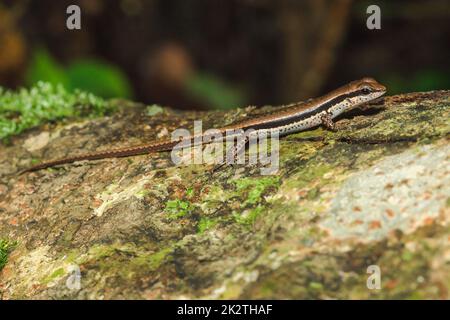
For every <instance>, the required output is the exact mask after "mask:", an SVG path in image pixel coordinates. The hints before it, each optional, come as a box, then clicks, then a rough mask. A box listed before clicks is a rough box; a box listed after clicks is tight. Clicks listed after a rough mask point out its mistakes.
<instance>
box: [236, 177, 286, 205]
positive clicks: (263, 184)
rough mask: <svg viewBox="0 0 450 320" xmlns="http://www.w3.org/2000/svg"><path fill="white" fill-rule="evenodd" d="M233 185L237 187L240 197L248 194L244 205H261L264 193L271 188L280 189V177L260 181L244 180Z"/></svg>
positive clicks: (265, 178)
mask: <svg viewBox="0 0 450 320" xmlns="http://www.w3.org/2000/svg"><path fill="white" fill-rule="evenodd" d="M233 183H234V184H235V185H236V192H237V193H238V195H241V194H242V193H245V192H246V193H247V199H246V200H245V201H244V203H243V205H244V206H245V205H254V204H257V203H259V202H260V201H261V197H262V195H263V194H264V192H265V191H266V190H267V189H268V188H270V187H278V185H279V183H280V180H279V177H273V176H270V177H264V178H260V179H253V178H242V179H238V180H235V181H233Z"/></svg>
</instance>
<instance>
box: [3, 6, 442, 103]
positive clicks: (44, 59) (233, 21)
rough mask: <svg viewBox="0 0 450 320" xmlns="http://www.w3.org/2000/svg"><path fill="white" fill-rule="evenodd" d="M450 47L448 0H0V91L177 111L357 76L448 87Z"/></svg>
mask: <svg viewBox="0 0 450 320" xmlns="http://www.w3.org/2000/svg"><path fill="white" fill-rule="evenodd" d="M70 4H77V5H79V6H80V7H81V14H82V15H81V22H82V29H81V30H68V29H67V28H66V19H67V17H68V14H67V13H66V8H67V6H68V5H70ZM370 4H377V5H379V6H380V8H381V16H382V20H381V30H368V29H367V27H366V19H367V17H368V16H369V15H368V14H367V13H366V8H367V7H368V6H369V5H370ZM449 49H450V1H448V0H434V1H429V0H422V1H412V0H408V1H407V0H405V1H392V0H384V1H362V0H361V1H356V0H355V1H351V0H328V1H325V0H303V1H301V0H297V1H294V0H291V1H289V0H280V1H269V0H259V1H256V0H240V1H238V0H224V1H219V0H217V1H216V0H176V1H170V0H145V1H144V0H79V1H63V0H57V1H56V0H29V1H26V0H11V1H5V0H0V85H1V86H4V87H7V88H14V89H15V88H18V87H21V86H29V85H32V84H33V83H35V82H36V81H38V80H45V81H50V82H54V83H62V84H63V85H65V86H66V87H68V88H69V89H73V88H82V89H85V90H88V91H92V92H94V93H95V94H98V95H100V96H103V97H107V98H109V97H126V98H131V99H134V100H137V101H141V102H144V103H147V104H153V103H157V104H163V105H169V106H172V107H177V108H184V109H212V108H222V109H225V108H233V107H238V106H244V105H248V104H256V105H263V104H285V103H288V102H292V101H296V100H301V99H305V98H309V97H314V96H317V95H319V94H321V93H324V92H325V91H327V90H329V89H332V88H334V87H337V86H339V85H341V84H344V83H346V82H348V81H351V80H355V79H358V78H361V77H363V76H372V77H374V78H376V79H377V80H378V81H380V82H381V83H383V84H385V85H387V86H388V89H389V94H393V93H398V92H408V91H420V90H432V89H448V88H450V76H449V75H450V64H449V61H448V57H449Z"/></svg>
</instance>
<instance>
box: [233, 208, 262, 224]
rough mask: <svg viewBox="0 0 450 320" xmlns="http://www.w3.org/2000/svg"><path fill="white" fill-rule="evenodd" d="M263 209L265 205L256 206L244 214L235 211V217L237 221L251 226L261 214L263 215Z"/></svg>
mask: <svg viewBox="0 0 450 320" xmlns="http://www.w3.org/2000/svg"><path fill="white" fill-rule="evenodd" d="M263 210H264V207H263V206H257V207H256V208H254V209H252V210H250V211H249V212H247V213H246V214H244V215H241V214H237V213H235V214H234V215H233V217H234V220H235V221H236V222H237V223H239V224H242V225H245V226H251V225H253V224H254V223H255V221H256V219H257V218H258V216H259V215H261V213H262V212H263Z"/></svg>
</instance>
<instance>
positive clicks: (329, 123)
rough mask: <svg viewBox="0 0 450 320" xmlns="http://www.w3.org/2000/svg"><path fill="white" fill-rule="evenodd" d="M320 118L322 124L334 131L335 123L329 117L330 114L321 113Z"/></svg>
mask: <svg viewBox="0 0 450 320" xmlns="http://www.w3.org/2000/svg"><path fill="white" fill-rule="evenodd" d="M320 120H321V121H322V125H323V126H324V127H325V128H327V129H328V130H330V131H336V125H335V123H334V122H333V119H331V114H329V113H328V112H325V113H323V114H322V115H321V116H320Z"/></svg>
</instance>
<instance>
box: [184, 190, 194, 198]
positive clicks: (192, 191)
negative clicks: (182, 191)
mask: <svg viewBox="0 0 450 320" xmlns="http://www.w3.org/2000/svg"><path fill="white" fill-rule="evenodd" d="M194 193H195V192H194V189H193V188H187V189H186V197H188V198H192V197H193V196H194Z"/></svg>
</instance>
